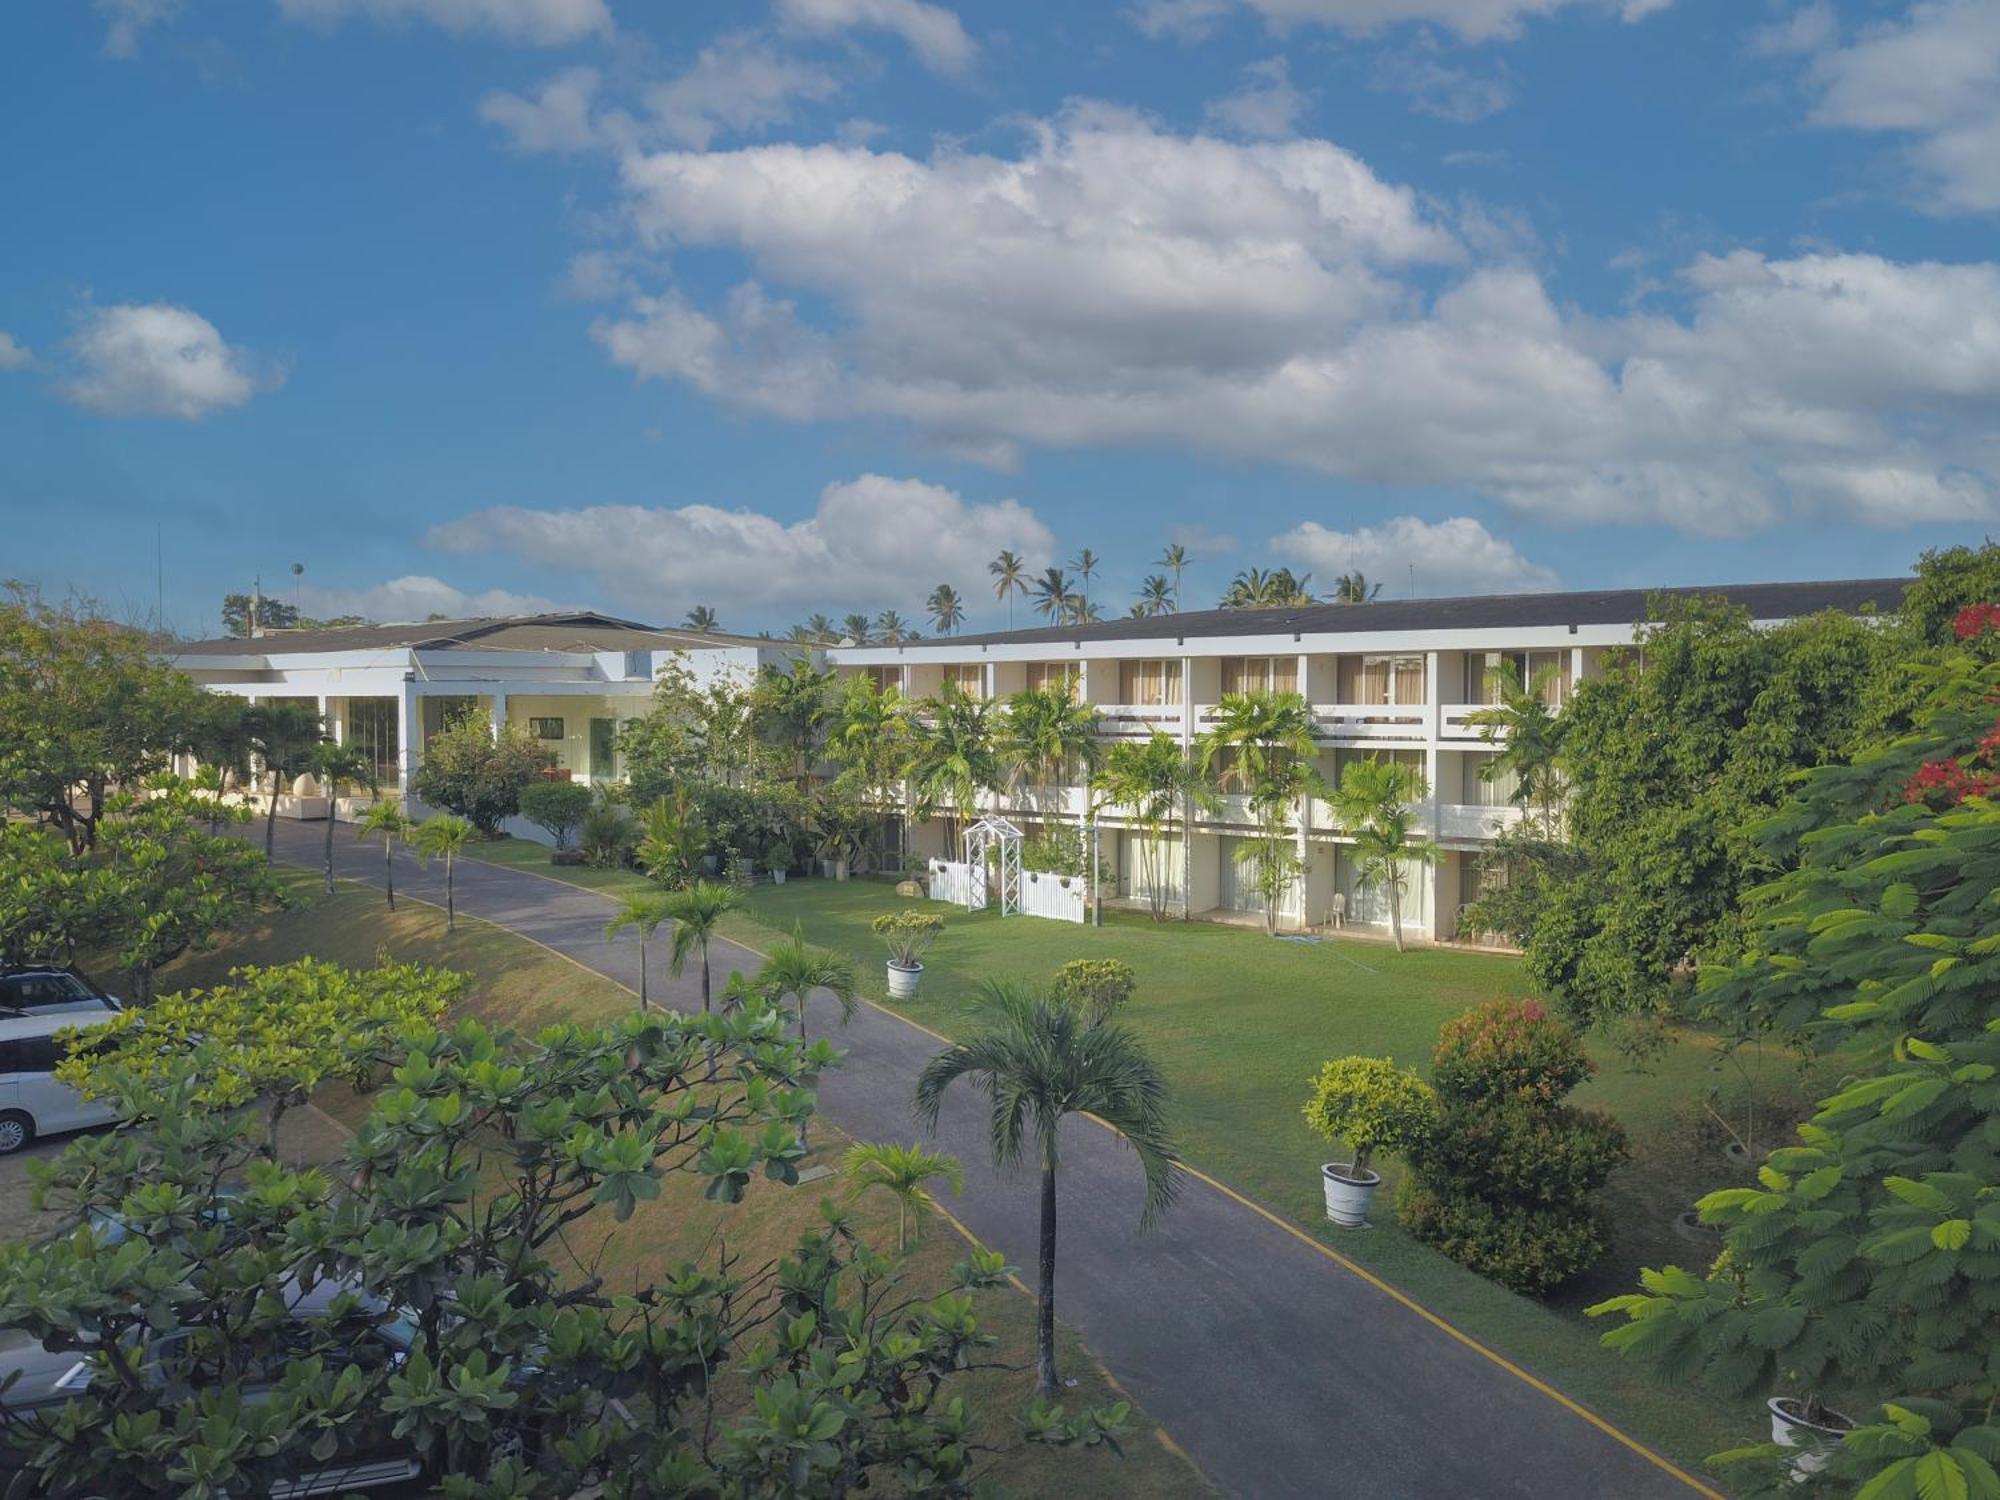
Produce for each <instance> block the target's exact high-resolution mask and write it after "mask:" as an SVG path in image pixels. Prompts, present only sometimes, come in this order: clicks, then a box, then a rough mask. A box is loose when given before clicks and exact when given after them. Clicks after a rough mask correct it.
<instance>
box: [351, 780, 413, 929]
mask: <svg viewBox="0 0 2000 1500" xmlns="http://www.w3.org/2000/svg"><path fill="white" fill-rule="evenodd" d="M411 826H412V825H411V823H410V820H409V818H408V817H406V816H405V815H404V813H403V809H402V807H401V805H400V804H398V803H395V802H373V803H370V804H369V807H368V811H366V812H365V813H363V814H362V815H361V821H360V823H359V824H357V825H356V826H355V830H354V836H355V838H357V839H367V838H379V839H380V840H381V841H382V888H383V890H385V891H386V892H387V893H388V896H389V910H390V911H394V910H395V909H396V841H397V840H398V839H401V838H404V837H406V836H408V834H409V832H410V828H411Z"/></svg>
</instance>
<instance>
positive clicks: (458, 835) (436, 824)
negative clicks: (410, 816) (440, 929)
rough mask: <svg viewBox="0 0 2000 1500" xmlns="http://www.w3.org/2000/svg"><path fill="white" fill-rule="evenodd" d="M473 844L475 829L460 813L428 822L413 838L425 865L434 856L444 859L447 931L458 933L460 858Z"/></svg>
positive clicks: (420, 827) (411, 839) (418, 826)
mask: <svg viewBox="0 0 2000 1500" xmlns="http://www.w3.org/2000/svg"><path fill="white" fill-rule="evenodd" d="M471 842H472V825H471V824H470V823H468V822H466V820H465V819H463V818H461V817H459V816H458V815H457V814H456V813H438V814H436V815H435V816H433V817H429V818H425V819H424V821H423V822H421V823H419V824H418V825H417V831H416V832H415V834H413V835H412V836H411V838H410V847H411V848H413V849H415V850H416V851H417V858H418V859H420V860H422V861H423V862H424V863H425V864H429V863H430V862H431V858H432V856H433V855H439V854H442V855H443V856H444V930H445V931H446V932H456V931H457V930H458V893H457V887H456V883H455V882H456V877H457V873H458V857H459V855H461V854H463V853H464V852H465V846H466V845H467V844H469V843H471Z"/></svg>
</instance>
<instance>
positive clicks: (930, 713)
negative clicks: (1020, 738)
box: [907, 682, 1000, 818]
mask: <svg viewBox="0 0 2000 1500" xmlns="http://www.w3.org/2000/svg"><path fill="white" fill-rule="evenodd" d="M907 774H908V777H909V780H910V783H911V785H912V786H913V788H914V790H915V795H916V807H915V809H914V811H915V814H916V816H917V817H919V818H928V817H930V816H931V815H932V814H934V813H935V812H937V810H938V809H939V808H940V807H943V806H947V805H949V806H950V807H951V808H952V809H953V812H954V816H956V817H958V818H970V817H976V816H978V808H979V794H980V793H981V792H986V791H991V790H993V789H994V788H996V787H997V786H998V785H999V784H1000V758H999V756H998V754H997V753H996V752H995V750H994V745H993V730H992V721H991V705H990V704H988V703H986V702H984V701H983V700H981V699H977V698H973V697H970V696H968V695H967V694H965V693H964V692H962V691H960V689H959V688H958V686H957V685H956V684H955V683H952V682H946V683H945V684H944V686H943V687H942V688H941V689H940V690H939V692H938V695H937V697H935V698H930V699H926V700H925V702H924V704H923V708H922V712H921V713H920V714H919V715H918V716H917V717H916V720H915V722H913V723H912V724H911V726H910V754H909V763H908V767H907Z"/></svg>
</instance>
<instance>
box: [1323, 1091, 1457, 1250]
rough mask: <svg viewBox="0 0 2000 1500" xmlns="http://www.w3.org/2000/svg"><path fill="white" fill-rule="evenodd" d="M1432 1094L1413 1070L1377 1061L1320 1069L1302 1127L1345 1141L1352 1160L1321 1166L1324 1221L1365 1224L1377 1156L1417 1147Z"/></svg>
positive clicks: (1377, 1178) (1428, 1121)
mask: <svg viewBox="0 0 2000 1500" xmlns="http://www.w3.org/2000/svg"><path fill="white" fill-rule="evenodd" d="M1437 1110H1438V1104H1437V1095H1436V1094H1434V1093H1433V1092H1431V1086H1430V1085H1429V1084H1427V1083H1425V1082H1424V1081H1423V1080H1422V1079H1421V1078H1419V1077H1417V1075H1416V1072H1415V1070H1414V1069H1411V1068H1399V1067H1397V1066H1396V1065H1395V1064H1394V1063H1393V1062H1390V1061H1388V1060H1386V1059H1384V1058H1379V1057H1337V1058H1335V1059H1334V1060H1333V1061H1331V1062H1329V1063H1327V1064H1326V1065H1325V1066H1324V1067H1322V1068H1321V1069H1320V1070H1319V1076H1318V1077H1316V1078H1314V1079H1313V1081H1312V1093H1311V1095H1310V1096H1308V1098H1307V1099H1306V1107H1305V1116H1306V1123H1307V1124H1309V1125H1311V1126H1312V1128H1313V1129H1314V1130H1316V1131H1317V1132H1319V1134H1320V1135H1322V1136H1324V1137H1325V1138H1326V1139H1327V1140H1329V1141H1346V1142H1347V1144H1348V1145H1349V1146H1350V1147H1351V1148H1352V1149H1353V1152H1354V1158H1353V1160H1352V1161H1346V1162H1326V1163H1324V1164H1322V1165H1321V1167H1320V1169H1319V1171H1320V1183H1321V1186H1322V1187H1323V1189H1324V1190H1325V1193H1326V1216H1327V1217H1328V1218H1329V1219H1331V1220H1332V1221H1333V1222H1334V1223H1336V1224H1340V1225H1343V1226H1345V1227H1347V1228H1359V1227H1364V1226H1366V1224H1367V1223H1368V1205H1369V1203H1370V1202H1371V1201H1372V1200H1373V1199H1374V1197H1375V1189H1376V1188H1377V1187H1379V1186H1381V1183H1382V1176H1381V1174H1380V1173H1379V1172H1376V1171H1375V1170H1374V1169H1373V1168H1372V1167H1371V1166H1370V1163H1371V1162H1372V1161H1373V1160H1374V1156H1375V1153H1376V1152H1377V1151H1409V1150H1411V1149H1412V1148H1414V1147H1418V1146H1421V1145H1422V1144H1423V1142H1424V1140H1425V1139H1426V1137H1427V1136H1428V1135H1429V1133H1430V1130H1431V1127H1432V1125H1433V1124H1434V1122H1435V1121H1436V1119H1437Z"/></svg>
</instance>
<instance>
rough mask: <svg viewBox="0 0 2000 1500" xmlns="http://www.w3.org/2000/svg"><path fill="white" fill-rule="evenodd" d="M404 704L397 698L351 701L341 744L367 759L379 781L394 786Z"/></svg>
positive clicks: (344, 723)
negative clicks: (397, 742) (398, 730)
mask: <svg viewBox="0 0 2000 1500" xmlns="http://www.w3.org/2000/svg"><path fill="white" fill-rule="evenodd" d="M401 708H402V705H401V704H400V703H399V702H398V701H397V700H396V699H394V698H349V699H348V700H347V712H346V714H345V715H344V717H343V721H342V725H341V731H340V735H341V742H342V743H343V744H346V745H348V746H350V747H351V748H353V749H355V750H358V751H360V752H361V754H363V755H365V756H367V757H368V759H369V762H370V763H371V764H373V765H374V767H375V775H376V777H377V779H379V780H384V781H388V782H391V783H393V782H394V781H395V779H396V769H397V762H398V760H399V758H400V757H399V755H398V753H397V748H396V730H397V724H398V721H399V720H400V718H401Z"/></svg>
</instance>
